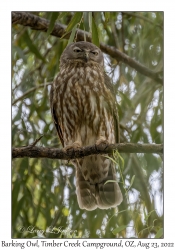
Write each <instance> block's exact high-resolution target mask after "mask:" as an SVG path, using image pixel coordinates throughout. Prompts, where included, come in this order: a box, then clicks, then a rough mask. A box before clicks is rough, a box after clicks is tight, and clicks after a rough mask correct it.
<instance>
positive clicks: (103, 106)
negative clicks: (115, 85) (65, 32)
mask: <svg viewBox="0 0 175 250" xmlns="http://www.w3.org/2000/svg"><path fill="white" fill-rule="evenodd" d="M111 87H112V84H111V83H110V79H109V77H108V76H107V75H106V74H105V72H104V63H103V54H102V52H101V51H100V49H99V48H98V47H96V46H95V45H94V44H92V43H88V42H77V43H73V44H70V45H69V46H67V47H66V49H65V50H64V52H63V54H62V56H61V59H60V72H59V74H58V76H57V77H56V79H55V81H54V84H53V86H52V89H51V97H50V101H51V111H52V116H53V120H54V123H55V126H56V129H57V132H58V135H59V138H60V140H61V143H62V145H63V147H64V148H65V149H68V148H72V147H73V148H77V147H83V146H88V145H94V144H95V143H96V144H99V143H101V142H104V141H105V142H107V143H116V142H119V124H118V115H117V109H116V103H115V97H114V96H113V94H112V92H111ZM73 164H74V165H75V167H76V192H77V197H78V203H79V206H80V208H82V209H86V210H94V209H96V208H97V207H99V208H101V209H107V208H110V207H116V206H117V205H118V204H120V203H121V201H122V194H121V191H120V188H119V186H118V184H117V183H116V182H111V183H107V184H105V185H104V183H105V182H106V181H107V180H116V172H115V166H114V163H112V161H111V160H109V159H107V158H106V157H104V156H101V155H92V156H87V157H84V158H83V159H77V160H75V161H73Z"/></svg>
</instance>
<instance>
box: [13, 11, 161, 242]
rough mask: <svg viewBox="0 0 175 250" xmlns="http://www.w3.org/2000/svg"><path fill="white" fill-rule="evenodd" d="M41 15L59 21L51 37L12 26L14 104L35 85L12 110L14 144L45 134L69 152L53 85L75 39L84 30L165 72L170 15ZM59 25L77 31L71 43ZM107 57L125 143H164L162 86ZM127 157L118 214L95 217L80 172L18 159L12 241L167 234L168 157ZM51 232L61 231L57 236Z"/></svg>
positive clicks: (98, 213)
mask: <svg viewBox="0 0 175 250" xmlns="http://www.w3.org/2000/svg"><path fill="white" fill-rule="evenodd" d="M33 14H35V15H38V16H40V17H43V18H46V19H48V20H51V22H50V25H49V30H48V32H47V33H45V32H42V31H37V30H34V29H30V28H28V27H25V26H22V25H13V26H12V103H13V102H14V101H15V100H17V99H18V98H19V97H20V96H23V95H24V94H25V93H26V92H27V91H28V90H30V89H31V88H33V91H31V92H30V93H28V94H27V95H25V96H24V98H21V99H19V100H18V101H17V102H14V104H13V106H12V145H13V147H21V146H24V145H28V144H31V143H32V142H34V141H35V139H37V138H38V137H39V136H40V135H41V134H43V135H44V136H43V138H42V139H41V141H40V142H39V143H38V145H41V146H43V147H47V146H48V147H61V145H60V142H59V140H58V138H57V135H56V131H55V128H54V125H53V122H52V119H51V112H50V107H49V90H50V86H49V84H47V83H49V82H52V81H53V79H54V77H55V76H56V74H57V73H58V71H59V58H60V55H61V53H62V52H63V50H64V48H65V47H66V45H67V44H68V42H72V41H74V40H76V28H80V29H82V30H85V31H87V32H91V34H92V41H93V42H94V43H95V44H97V45H98V44H99V42H103V43H105V44H107V45H109V46H114V47H115V48H117V49H118V50H120V51H121V52H124V53H125V54H126V55H128V56H129V57H131V58H133V59H135V60H136V61H138V62H140V63H142V64H143V65H145V66H146V67H147V68H149V69H151V70H153V71H156V72H158V73H159V74H160V75H162V72H163V29H162V26H163V12H137V13H133V12H130V13H123V12H83V13H82V12H80V13H75V12H55V13H51V12H50V13H49V12H37V13H36V12H35V13H33ZM55 21H56V22H57V21H58V22H61V23H62V24H65V25H68V26H67V30H66V32H72V35H71V36H70V39H69V41H68V40H67V39H65V36H63V37H62V38H61V39H59V38H56V37H54V36H52V35H50V34H51V32H52V30H53V27H54V24H55ZM104 57H105V69H106V72H107V73H108V75H109V76H111V78H112V79H113V84H114V87H115V90H116V98H117V101H118V110H119V117H120V124H121V141H122V142H132V143H138V142H140V143H162V142H163V132H162V129H163V128H162V126H163V87H162V85H161V84H159V83H157V82H156V81H154V80H152V79H150V78H148V77H145V76H143V75H142V74H140V73H138V72H137V71H136V70H135V69H134V68H131V67H129V66H127V65H126V64H124V63H121V62H120V61H117V60H116V59H114V58H112V57H110V56H109V55H107V54H104ZM121 156H122V159H123V163H124V168H123V169H120V170H121V175H120V174H118V178H119V181H120V182H119V184H120V187H121V189H122V192H123V196H124V201H123V202H122V203H121V205H120V206H119V207H118V208H116V209H109V210H99V209H97V210H94V211H91V212H87V211H83V210H81V209H79V207H78V204H77V198H76V193H75V169H74V167H73V166H72V165H70V163H68V162H65V161H60V160H50V159H28V158H22V159H15V160H13V164H12V166H13V168H12V188H13V189H12V229H13V232H12V237H14V238H32V237H43V236H44V237H49V238H64V237H65V238H66V237H68V238H69V237H83V238H86V237H91V238H114V237H115V238H118V237H123V238H129V237H136V238H149V237H153V238H154V237H156V238H157V237H162V234H163V231H162V230H163V229H162V227H163V208H162V206H163V198H162V196H163V181H162V178H163V167H162V160H161V158H160V156H159V155H156V154H124V153H123V154H122V155H121ZM119 161H120V160H119ZM118 171H119V170H118ZM119 173H120V171H119ZM121 177H122V179H121ZM126 190H128V191H127V192H126ZM125 194H128V195H125ZM54 218H55V219H54ZM49 227H53V231H52V232H51V231H49V230H48V228H49ZM41 230H44V233H42V231H41ZM46 230H47V232H46Z"/></svg>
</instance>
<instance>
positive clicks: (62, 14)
mask: <svg viewBox="0 0 175 250" xmlns="http://www.w3.org/2000/svg"><path fill="white" fill-rule="evenodd" d="M65 15H67V12H66V11H65V12H62V13H61V14H60V15H59V16H58V18H57V19H58V20H60V19H61V18H63V17H64V16H65Z"/></svg>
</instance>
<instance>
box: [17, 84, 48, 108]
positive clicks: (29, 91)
mask: <svg viewBox="0 0 175 250" xmlns="http://www.w3.org/2000/svg"><path fill="white" fill-rule="evenodd" d="M51 84H52V82H46V83H43V84H40V85H38V86H36V87H33V88H31V89H29V90H28V91H26V92H25V93H24V94H23V95H22V96H20V97H18V98H17V99H16V100H14V102H13V103H12V105H15V104H16V103H17V102H19V101H21V100H23V99H24V97H26V96H28V95H29V94H30V93H32V92H33V91H35V90H36V89H39V88H43V87H45V86H48V85H51Z"/></svg>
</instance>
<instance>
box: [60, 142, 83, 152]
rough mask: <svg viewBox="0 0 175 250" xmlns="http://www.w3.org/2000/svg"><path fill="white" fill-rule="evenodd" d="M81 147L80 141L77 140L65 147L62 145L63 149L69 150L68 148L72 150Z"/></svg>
mask: <svg viewBox="0 0 175 250" xmlns="http://www.w3.org/2000/svg"><path fill="white" fill-rule="evenodd" d="M79 148H81V143H80V142H79V141H75V142H74V143H72V144H71V145H67V146H66V147H64V149H63V150H64V151H66V152H67V151H69V150H74V149H79Z"/></svg>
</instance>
